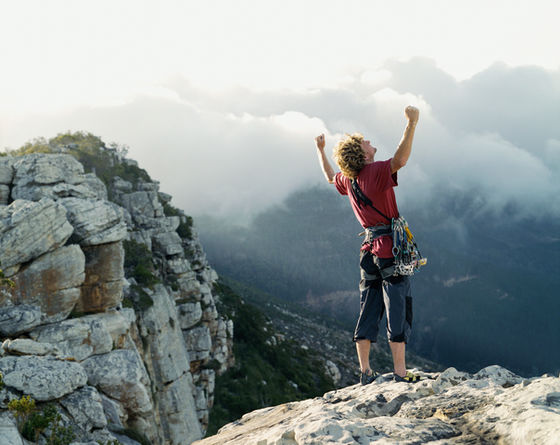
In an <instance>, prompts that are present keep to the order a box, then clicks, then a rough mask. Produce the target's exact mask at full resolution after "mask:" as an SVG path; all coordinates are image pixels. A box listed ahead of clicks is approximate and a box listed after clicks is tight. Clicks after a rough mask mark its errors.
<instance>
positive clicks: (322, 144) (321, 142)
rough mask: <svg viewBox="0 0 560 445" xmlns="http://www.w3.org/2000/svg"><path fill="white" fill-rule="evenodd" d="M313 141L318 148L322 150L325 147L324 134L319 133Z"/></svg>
mask: <svg viewBox="0 0 560 445" xmlns="http://www.w3.org/2000/svg"><path fill="white" fill-rule="evenodd" d="M315 143H316V144H317V148H318V149H319V150H322V149H324V148H325V135H324V134H320V135H319V136H317V137H316V138H315Z"/></svg>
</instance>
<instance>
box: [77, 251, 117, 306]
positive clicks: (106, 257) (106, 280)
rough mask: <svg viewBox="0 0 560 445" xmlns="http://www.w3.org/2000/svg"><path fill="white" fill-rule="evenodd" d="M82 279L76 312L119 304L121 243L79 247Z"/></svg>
mask: <svg viewBox="0 0 560 445" xmlns="http://www.w3.org/2000/svg"><path fill="white" fill-rule="evenodd" d="M83 250H84V254H85V280H84V284H83V286H82V290H81V296H80V298H79V301H78V302H77V304H76V311H77V312H102V311H105V310H106V309H108V308H114V307H117V306H119V305H120V303H121V301H122V295H123V278H124V267H123V266H124V248H123V246H122V243H121V242H116V243H110V244H102V245H99V246H90V247H83Z"/></svg>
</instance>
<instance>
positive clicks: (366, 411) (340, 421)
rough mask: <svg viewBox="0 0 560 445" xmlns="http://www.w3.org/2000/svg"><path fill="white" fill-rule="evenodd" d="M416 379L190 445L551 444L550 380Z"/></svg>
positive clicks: (359, 391) (257, 416)
mask: <svg viewBox="0 0 560 445" xmlns="http://www.w3.org/2000/svg"><path fill="white" fill-rule="evenodd" d="M419 374H420V375H421V376H422V378H423V380H422V381H420V382H419V383H416V384H407V383H402V382H401V383H397V382H394V381H392V379H391V375H390V374H385V375H383V376H381V377H380V378H378V379H377V380H376V381H375V382H374V383H372V384H370V385H366V386H361V385H354V386H349V387H346V388H343V389H339V390H336V391H331V392H328V393H326V394H325V395H324V396H323V397H317V398H315V399H310V400H304V401H301V402H292V403H286V404H283V405H279V406H275V407H269V408H264V409H261V410H258V411H254V412H252V413H249V414H246V415H245V416H243V417H242V418H241V419H240V420H238V421H235V422H233V423H230V424H228V425H226V426H224V427H223V428H222V429H220V431H219V432H218V434H217V435H215V436H212V437H208V438H206V439H203V440H200V441H197V442H194V444H196V445H217V444H223V443H227V444H230V445H235V444H256V445H272V444H274V445H296V444H298V445H300V444H321V445H327V444H332V445H334V444H360V445H365V444H371V443H375V444H379V445H382V444H397V443H398V444H407V445H412V444H424V443H430V444H437V445H443V444H487V443H504V444H529V443H530V444H546V445H553V444H557V443H558V437H560V378H558V377H538V378H532V379H523V378H521V377H519V376H516V375H515V374H513V373H511V372H510V371H508V370H507V369H504V368H502V367H500V366H489V367H487V368H484V369H483V370H481V371H480V372H478V373H476V374H467V373H463V372H459V371H457V370H455V369H454V368H449V369H447V370H445V371H444V372H442V373H440V374H437V373H423V372H420V373H419Z"/></svg>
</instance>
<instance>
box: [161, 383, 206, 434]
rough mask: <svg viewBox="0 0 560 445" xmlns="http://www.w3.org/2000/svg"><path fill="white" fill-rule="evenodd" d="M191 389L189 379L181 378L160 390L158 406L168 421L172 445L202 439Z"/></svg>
mask: <svg viewBox="0 0 560 445" xmlns="http://www.w3.org/2000/svg"><path fill="white" fill-rule="evenodd" d="M191 387H192V383H191V382H189V378H188V377H187V376H183V377H181V378H180V379H178V380H175V381H174V382H173V383H171V384H169V385H166V386H165V387H164V388H162V389H161V394H160V405H161V410H162V411H163V412H165V413H166V417H167V419H168V424H169V440H170V443H171V444H172V445H182V444H186V443H191V442H192V441H194V440H197V439H200V438H201V437H202V431H201V428H200V424H199V422H198V419H197V416H196V405H195V403H194V399H193V396H192V391H191Z"/></svg>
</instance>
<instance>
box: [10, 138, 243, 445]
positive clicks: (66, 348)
mask: <svg viewBox="0 0 560 445" xmlns="http://www.w3.org/2000/svg"><path fill="white" fill-rule="evenodd" d="M101 150H103V148H102V147H101ZM113 161H114V162H121V163H123V165H124V166H125V168H128V169H129V170H128V171H130V168H133V169H134V168H136V169H137V170H139V169H138V167H137V166H136V163H135V162H134V161H129V160H123V159H116V158H115V159H113ZM113 161H112V162H113ZM146 176H147V175H145V176H142V175H140V176H138V177H135V178H134V180H133V181H126V180H124V179H122V178H120V177H113V178H112V183H111V184H109V188H107V187H106V186H105V184H104V183H103V182H102V181H101V180H100V179H98V178H97V177H96V176H95V175H94V174H92V173H87V174H86V173H84V167H83V166H82V164H80V162H78V161H77V160H76V158H74V157H73V156H71V155H68V154H30V155H25V156H21V157H10V156H8V157H4V158H0V268H1V269H2V270H3V271H4V274H5V276H6V277H8V278H10V279H11V280H12V281H13V282H14V284H15V286H14V287H13V288H8V287H6V288H2V289H0V337H1V338H2V341H3V343H2V348H1V349H0V356H1V357H0V372H1V374H2V377H3V383H4V386H3V387H2V389H0V400H1V401H2V402H0V443H24V442H23V441H22V438H21V436H20V435H19V432H18V429H17V428H16V422H15V418H14V417H13V414H12V413H11V412H10V411H8V410H7V408H8V406H7V403H8V402H9V401H10V400H16V399H20V398H21V397H22V396H25V395H29V396H31V397H32V398H33V399H34V400H35V402H36V403H37V404H38V407H39V408H40V407H41V406H43V405H41V404H42V403H43V404H44V406H46V403H54V404H55V407H56V410H57V411H58V412H59V414H60V415H61V419H62V421H63V422H64V425H67V426H71V427H72V428H73V430H74V433H75V436H76V437H75V440H76V442H75V443H80V442H81V443H91V442H94V443H98V441H100V443H107V442H110V443H113V442H112V441H114V440H120V441H121V443H127V444H128V443H130V444H136V443H138V442H137V441H135V440H133V439H130V438H127V437H126V436H125V435H123V432H126V431H131V430H134V431H135V434H136V435H137V436H136V438H138V437H143V438H144V439H143V440H144V441H146V442H149V443H152V444H173V445H175V444H176V445H179V444H181V445H184V444H189V443H191V442H193V441H194V440H197V439H200V438H201V437H202V436H203V434H204V432H205V430H206V427H207V425H208V416H209V410H210V408H211V407H212V404H213V393H214V381H215V375H216V373H220V372H223V371H225V370H226V369H227V368H228V367H229V366H230V365H231V364H232V361H233V356H232V341H233V324H232V322H231V321H230V320H226V319H224V318H223V317H221V316H220V315H219V314H218V311H217V310H216V305H215V299H214V295H213V293H212V288H213V285H214V283H215V281H216V280H217V278H218V277H217V274H216V273H215V272H214V271H213V270H212V269H211V268H210V266H209V265H208V262H207V261H206V258H205V255H204V251H203V249H202V247H201V246H200V243H199V242H198V238H197V235H196V233H195V232H194V231H193V228H192V221H191V220H190V218H189V217H188V216H186V215H185V214H184V213H183V212H182V211H180V210H178V209H174V208H173V207H171V206H170V205H169V202H170V200H171V197H170V196H169V195H167V194H164V193H160V192H159V184H158V183H157V182H151V181H149V180H146ZM129 179H130V178H129ZM108 197H110V198H111V200H108ZM169 213H172V214H169ZM1 386H2V384H1V383H0V387H1ZM20 426H21V425H20Z"/></svg>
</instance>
